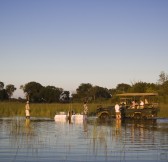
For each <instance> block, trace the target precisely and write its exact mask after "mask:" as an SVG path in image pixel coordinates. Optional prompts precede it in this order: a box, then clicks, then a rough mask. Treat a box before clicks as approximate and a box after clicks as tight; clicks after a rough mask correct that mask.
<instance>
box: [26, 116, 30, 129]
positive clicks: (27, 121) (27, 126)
mask: <svg viewBox="0 0 168 162" xmlns="http://www.w3.org/2000/svg"><path fill="white" fill-rule="evenodd" d="M25 126H26V128H30V119H29V118H26V122H25Z"/></svg>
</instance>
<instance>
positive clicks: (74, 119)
mask: <svg viewBox="0 0 168 162" xmlns="http://www.w3.org/2000/svg"><path fill="white" fill-rule="evenodd" d="M54 120H55V121H56V122H67V120H68V115H55V117H54ZM86 120H87V116H86V115H81V114H75V115H72V116H71V123H83V122H84V121H86Z"/></svg>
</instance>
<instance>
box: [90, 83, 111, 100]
mask: <svg viewBox="0 0 168 162" xmlns="http://www.w3.org/2000/svg"><path fill="white" fill-rule="evenodd" d="M90 94H91V95H92V96H93V99H94V101H95V100H96V99H100V98H104V99H108V98H111V95H110V92H109V90H108V89H107V88H103V87H99V86H94V87H92V88H91V89H90Z"/></svg>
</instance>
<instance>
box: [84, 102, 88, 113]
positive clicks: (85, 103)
mask: <svg viewBox="0 0 168 162" xmlns="http://www.w3.org/2000/svg"><path fill="white" fill-rule="evenodd" d="M83 113H84V115H87V114H88V106H87V102H84V104H83Z"/></svg>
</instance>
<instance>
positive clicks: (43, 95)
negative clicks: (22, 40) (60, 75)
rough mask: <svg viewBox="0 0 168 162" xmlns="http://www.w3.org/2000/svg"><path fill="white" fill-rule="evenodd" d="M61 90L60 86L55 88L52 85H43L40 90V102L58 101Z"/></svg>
mask: <svg viewBox="0 0 168 162" xmlns="http://www.w3.org/2000/svg"><path fill="white" fill-rule="evenodd" d="M62 91H63V89H62V88H56V87H54V86H46V87H43V88H42V89H41V92H40V99H41V102H43V101H45V102H49V103H51V102H59V99H60V94H61V93H62Z"/></svg>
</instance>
